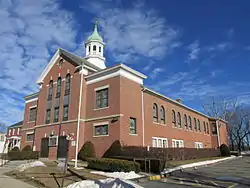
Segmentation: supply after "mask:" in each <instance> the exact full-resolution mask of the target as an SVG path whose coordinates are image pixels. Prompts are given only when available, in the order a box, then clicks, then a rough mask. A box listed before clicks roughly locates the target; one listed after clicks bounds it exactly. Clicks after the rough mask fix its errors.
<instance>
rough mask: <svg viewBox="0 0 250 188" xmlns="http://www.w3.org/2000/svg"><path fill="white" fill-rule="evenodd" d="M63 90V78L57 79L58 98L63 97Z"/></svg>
mask: <svg viewBox="0 0 250 188" xmlns="http://www.w3.org/2000/svg"><path fill="white" fill-rule="evenodd" d="M61 88H62V79H61V77H59V78H58V79H57V86H56V97H60V95H61Z"/></svg>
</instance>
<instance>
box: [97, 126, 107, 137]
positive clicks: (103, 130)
mask: <svg viewBox="0 0 250 188" xmlns="http://www.w3.org/2000/svg"><path fill="white" fill-rule="evenodd" d="M108 134H109V132H108V125H97V126H94V136H107V135H108Z"/></svg>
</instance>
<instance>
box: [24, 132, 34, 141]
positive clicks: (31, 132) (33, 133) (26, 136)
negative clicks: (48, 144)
mask: <svg viewBox="0 0 250 188" xmlns="http://www.w3.org/2000/svg"><path fill="white" fill-rule="evenodd" d="M28 134H33V140H27V135H28ZM34 139H35V138H34V131H33V132H27V133H26V138H25V141H26V142H33V141H34Z"/></svg>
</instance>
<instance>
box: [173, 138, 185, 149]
mask: <svg viewBox="0 0 250 188" xmlns="http://www.w3.org/2000/svg"><path fill="white" fill-rule="evenodd" d="M172 147H173V148H183V147H184V141H183V140H175V139H172Z"/></svg>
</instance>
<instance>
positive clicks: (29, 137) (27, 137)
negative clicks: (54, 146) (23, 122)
mask: <svg viewBox="0 0 250 188" xmlns="http://www.w3.org/2000/svg"><path fill="white" fill-rule="evenodd" d="M33 140H34V133H29V134H26V141H27V142H32V141H33Z"/></svg>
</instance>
